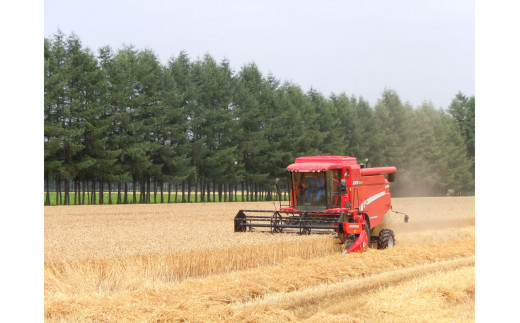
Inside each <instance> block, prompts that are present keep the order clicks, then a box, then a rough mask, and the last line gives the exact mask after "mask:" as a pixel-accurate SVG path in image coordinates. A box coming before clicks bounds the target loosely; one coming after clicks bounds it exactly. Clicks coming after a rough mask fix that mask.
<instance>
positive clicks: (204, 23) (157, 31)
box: [44, 0, 475, 109]
mask: <svg viewBox="0 0 520 323" xmlns="http://www.w3.org/2000/svg"><path fill="white" fill-rule="evenodd" d="M58 29H60V30H61V31H62V32H63V33H65V34H66V35H69V34H70V33H71V32H74V33H76V34H77V35H78V36H79V38H80V39H81V41H82V42H83V45H84V46H85V47H88V48H90V49H91V50H92V51H93V52H97V50H98V49H99V48H100V47H102V46H105V45H109V46H110V47H112V49H114V50H117V49H119V48H121V47H122V46H123V44H126V45H134V46H135V47H136V48H138V49H145V48H148V49H152V50H153V51H155V53H156V54H157V55H158V57H159V59H160V61H161V63H163V64H166V63H167V62H168V59H170V58H171V57H172V56H178V54H179V52H180V51H182V50H185V51H186V52H187V53H188V55H189V56H190V58H191V59H192V60H196V59H197V58H199V57H202V56H203V55H204V54H206V53H208V54H210V55H211V56H213V57H214V58H215V59H217V60H218V61H221V60H222V59H228V60H229V61H230V64H231V67H232V68H233V69H234V71H235V72H239V71H240V68H241V67H242V66H244V65H245V64H248V63H251V62H254V63H255V64H256V65H257V66H258V68H259V69H260V71H261V72H262V74H263V75H264V76H267V75H268V74H269V73H271V74H272V75H274V76H275V77H276V78H277V79H279V80H281V81H282V82H283V81H289V82H292V83H295V84H297V85H299V86H301V87H302V89H303V90H304V91H308V90H309V89H311V88H313V89H315V90H317V91H319V92H321V93H322V94H324V95H325V96H329V95H330V94H331V93H334V94H340V93H343V92H344V93H346V94H347V95H355V96H358V97H359V96H361V97H363V98H364V99H366V100H368V102H369V103H370V104H371V105H372V106H374V105H375V104H376V103H377V100H378V99H379V98H380V97H381V94H382V92H383V91H384V90H385V89H392V90H395V91H396V92H397V94H399V96H400V98H401V100H402V101H403V102H408V103H410V104H412V106H414V107H416V106H419V105H421V104H422V103H423V102H425V101H429V102H430V103H432V104H433V105H434V106H435V107H437V108H444V109H446V108H447V107H448V106H449V104H450V102H451V100H452V99H453V98H454V97H455V95H456V93H457V92H458V91H461V92H462V93H464V94H465V95H466V96H471V95H474V94H475V4H474V1H472V0H457V1H453V0H436V1H417V0H393V1H388V0H372V1H359V0H358V1H353V0H346V1H328V0H322V1H270V0H267V1H260V0H253V1H243V0H242V1H240V0H236V1H209V0H199V1H196V0H195V1H173V0H172V1H167V0H149V1H137V0H124V1H123V0H89V1H77V0H46V1H45V2H44V36H45V37H46V38H52V36H53V34H54V33H56V32H57V30H58Z"/></svg>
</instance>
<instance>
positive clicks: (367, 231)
mask: <svg viewBox="0 0 520 323" xmlns="http://www.w3.org/2000/svg"><path fill="white" fill-rule="evenodd" d="M365 228H366V233H367V240H368V243H370V237H371V236H372V229H371V228H370V222H368V218H367V216H365Z"/></svg>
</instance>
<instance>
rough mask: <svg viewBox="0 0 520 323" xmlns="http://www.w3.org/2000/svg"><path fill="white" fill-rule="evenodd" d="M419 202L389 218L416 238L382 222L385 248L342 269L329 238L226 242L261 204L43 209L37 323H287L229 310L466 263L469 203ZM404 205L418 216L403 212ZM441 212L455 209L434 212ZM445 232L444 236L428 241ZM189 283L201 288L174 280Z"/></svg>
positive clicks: (257, 236)
mask: <svg viewBox="0 0 520 323" xmlns="http://www.w3.org/2000/svg"><path fill="white" fill-rule="evenodd" d="M420 200H421V202H420V203H417V200H414V199H394V208H395V209H398V210H400V211H403V212H405V213H409V214H410V216H411V221H410V223H409V224H411V225H413V226H415V230H417V231H415V232H412V231H410V229H409V227H406V226H402V227H400V223H399V222H402V217H400V216H398V217H397V219H398V220H399V221H397V220H396V219H395V218H394V217H393V216H389V217H387V219H389V221H394V222H395V223H392V224H391V225H392V226H393V227H394V226H395V228H394V229H395V230H396V237H397V241H398V245H397V246H396V248H394V249H393V250H388V251H377V250H370V251H369V252H368V253H365V254H362V255H348V256H347V257H341V256H339V248H340V246H338V245H337V244H336V243H335V240H333V239H330V237H323V236H294V235H271V234H262V233H236V234H235V233H233V232H232V231H233V230H232V219H233V216H234V214H235V213H236V211H237V209H238V208H244V209H246V208H248V209H253V208H254V209H260V208H263V209H272V203H250V204H249V205H247V204H245V203H244V204H238V203H225V204H224V203H223V204H206V205H204V204H191V205H175V206H172V205H154V206H141V205H139V206H130V207H128V206H126V207H123V206H115V207H116V208H115V209H109V208H110V207H108V206H98V207H95V208H93V207H74V208H70V209H69V210H68V211H67V210H66V209H67V208H62V207H57V208H46V209H45V212H46V214H45V238H46V241H45V257H46V263H45V316H46V319H47V320H49V321H54V320H61V319H64V320H67V321H74V320H79V321H91V320H94V321H95V320H100V321H121V320H122V321H125V320H129V319H132V320H134V319H136V320H151V321H157V320H162V319H165V320H183V319H185V320H191V321H206V320H207V319H208V318H210V317H211V318H212V319H215V320H223V319H226V320H228V319H229V320H241V319H244V318H247V316H248V315H249V316H250V317H251V318H253V317H256V318H257V320H264V321H265V320H269V318H270V317H271V318H274V319H273V321H275V320H279V319H281V318H284V317H285V318H287V320H291V319H294V318H295V317H298V315H297V314H298V313H297V312H294V313H293V312H291V311H288V310H287V309H285V308H283V307H276V306H275V307H274V308H273V309H276V308H279V310H276V311H273V313H278V314H277V316H270V314H268V313H265V311H264V312H263V311H262V308H261V307H260V308H259V307H254V308H253V309H252V310H251V309H250V310H247V311H245V312H244V309H243V308H237V307H233V306H235V305H233V306H232V304H236V302H239V303H243V302H248V301H251V300H253V299H255V298H257V297H264V296H268V295H270V294H272V293H273V292H284V293H285V292H291V291H292V292H295V291H298V290H301V289H305V288H308V287H312V286H317V285H319V284H326V283H334V282H340V281H342V280H345V279H347V280H348V279H352V278H356V277H357V278H356V279H364V278H363V276H361V277H360V276H359V275H360V274H361V273H362V275H365V276H368V275H374V274H381V273H383V274H384V273H385V272H386V271H392V270H394V271H397V272H398V271H399V270H400V269H402V268H409V267H410V266H415V265H418V264H427V263H431V262H439V261H445V260H450V259H456V258H467V257H470V256H471V255H474V227H473V223H474V208H473V205H474V199H471V198H470V199H468V198H458V199H452V198H450V199H420ZM416 204H420V205H422V206H423V207H424V208H426V209H427V210H429V211H428V212H422V213H421V212H419V211H420V210H419V211H418V210H415V209H414V207H415V205H416ZM450 204H451V206H452V207H453V206H455V205H456V204H458V208H454V209H453V210H451V211H450V212H445V211H443V209H442V206H447V207H446V209H450ZM77 208H79V209H77ZM204 208H208V209H205V210H204ZM455 210H457V212H454V211H455ZM461 210H462V211H463V212H460V211H461ZM71 211H74V212H77V213H76V214H75V215H70V214H69V213H70V212H71ZM93 212H97V213H99V214H98V215H95V214H92V213H93ZM110 212H114V213H112V214H111V213H110ZM58 213H62V214H58ZM445 220H449V221H451V222H452V224H451V225H452V226H453V227H452V228H447V227H446V225H442V226H439V228H440V227H442V229H440V230H439V229H437V230H435V225H436V224H437V222H438V221H445ZM64 228H65V230H64ZM156 231H157V232H156ZM186 232H189V233H186ZM60 239H61V240H60ZM75 239H76V240H77V241H76V242H77V244H74V242H75ZM116 241H118V242H119V243H121V244H122V245H124V248H121V249H120V251H119V250H118V249H115V250H113V246H114V245H115V244H116V243H115V242H116ZM443 241H446V242H443ZM425 243H429V244H428V245H425ZM78 244H79V247H78ZM305 259H306V260H305ZM247 268H250V269H247ZM240 269H242V271H237V270H240ZM194 276H198V277H201V276H205V278H188V279H186V278H187V277H194ZM366 279H367V281H370V279H369V278H366ZM251 311H252V312H251ZM253 312H254V313H256V314H254V315H253V314H252V313H253ZM208 313H209V314H208ZM241 313H242V314H243V315H245V317H243V316H242V314H241ZM244 313H249V314H244ZM271 314H272V313H271ZM208 315H209V316H208ZM262 315H263V316H262ZM360 317H363V316H360Z"/></svg>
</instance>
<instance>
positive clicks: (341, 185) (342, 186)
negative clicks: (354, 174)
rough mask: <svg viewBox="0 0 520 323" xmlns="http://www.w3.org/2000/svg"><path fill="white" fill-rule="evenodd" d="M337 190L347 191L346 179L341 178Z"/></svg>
mask: <svg viewBox="0 0 520 323" xmlns="http://www.w3.org/2000/svg"><path fill="white" fill-rule="evenodd" d="M339 190H340V191H341V193H345V192H346V191H347V180H346V179H344V178H343V179H342V180H341V181H340V183H339Z"/></svg>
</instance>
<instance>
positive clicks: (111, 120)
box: [44, 31, 475, 205]
mask: <svg viewBox="0 0 520 323" xmlns="http://www.w3.org/2000/svg"><path fill="white" fill-rule="evenodd" d="M44 55H45V59H44V62H45V81H44V83H45V89H44V96H45V98H44V110H45V111H44V123H45V125H44V146H45V148H44V152H45V155H44V158H45V161H44V166H45V170H44V176H45V191H46V193H45V204H46V205H50V204H51V195H52V196H53V199H54V198H55V199H56V200H55V201H54V200H53V201H52V202H53V203H52V204H58V205H59V204H64V205H68V204H92V203H100V204H106V203H128V202H130V201H131V202H132V203H149V202H150V201H152V202H153V201H162V202H171V201H177V194H179V198H180V200H181V201H193V200H194V199H193V196H195V201H201V202H204V201H210V200H219V201H233V200H237V196H238V197H239V198H241V197H242V196H243V199H244V200H258V199H270V198H272V197H273V196H272V191H273V183H274V178H276V177H284V176H286V175H285V167H286V166H287V165H289V164H291V163H292V162H294V158H296V157H298V156H303V155H320V154H322V155H331V154H332V155H349V156H354V157H357V158H358V160H359V161H363V160H364V159H365V158H368V159H369V163H370V166H386V165H393V166H396V167H397V168H398V173H397V178H396V182H394V183H393V185H392V191H393V193H394V195H397V196H410V195H446V194H458V195H460V194H473V192H474V164H475V161H474V155H475V154H474V150H475V148H474V136H475V127H474V123H475V121H474V110H475V109H474V107H475V99H474V97H473V96H472V97H466V96H464V95H463V94H462V93H460V92H459V93H458V94H456V95H455V97H454V99H453V101H452V103H451V105H450V106H449V108H448V109H447V111H444V110H439V109H436V108H434V107H433V105H432V104H431V103H428V102H425V103H423V104H422V105H421V106H419V107H412V106H411V105H410V104H408V103H403V102H402V101H401V99H400V98H399V96H398V94H397V93H396V92H395V91H393V90H384V91H383V93H382V94H381V97H380V99H379V101H378V102H377V104H376V105H375V106H374V107H372V106H370V105H369V103H368V102H367V101H366V100H364V99H363V98H362V97H355V96H347V95H346V94H344V93H341V94H331V95H330V96H329V97H325V96H323V95H322V94H321V93H320V92H318V91H316V90H313V89H311V90H310V91H308V92H307V93H305V92H303V91H302V89H301V88H300V87H299V86H298V85H296V84H293V83H289V82H281V81H280V80H278V79H277V78H276V77H274V76H273V75H267V76H265V75H262V73H261V72H260V71H259V69H258V67H257V66H256V65H255V64H254V63H251V64H247V65H245V66H243V67H242V68H241V69H240V71H238V72H235V71H233V70H232V69H231V67H230V63H229V61H227V60H222V61H221V62H217V61H215V59H214V58H213V57H212V56H210V55H209V54H207V55H205V56H204V57H202V58H197V59H196V60H192V59H190V57H189V56H188V54H187V53H186V52H180V53H179V55H178V56H175V57H171V59H170V60H169V61H168V63H167V64H166V65H163V64H161V63H160V61H159V59H158V57H157V55H156V54H155V53H154V52H153V51H152V50H149V49H145V50H137V49H136V48H134V47H133V46H123V47H122V48H120V49H118V50H116V51H114V50H113V49H111V48H110V47H102V48H100V49H98V51H97V53H93V52H92V51H91V50H90V49H88V48H85V47H83V45H82V43H81V40H80V39H79V37H78V36H76V35H75V34H71V35H69V36H67V35H64V34H63V33H61V32H60V31H58V32H57V33H56V34H55V35H53V37H52V38H51V39H47V38H46V39H45V40H44ZM51 192H56V194H51ZM172 192H174V193H172ZM195 192H199V193H198V194H195ZM105 193H110V194H108V195H106V194H105ZM237 193H238V194H237ZM157 194H159V195H160V198H158V197H157ZM172 194H175V195H174V197H172ZM113 195H114V197H112V196H113ZM105 196H108V201H106V200H104V198H105ZM181 197H182V198H181Z"/></svg>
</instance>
